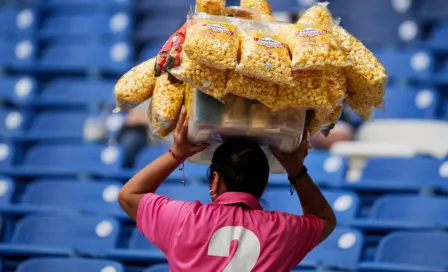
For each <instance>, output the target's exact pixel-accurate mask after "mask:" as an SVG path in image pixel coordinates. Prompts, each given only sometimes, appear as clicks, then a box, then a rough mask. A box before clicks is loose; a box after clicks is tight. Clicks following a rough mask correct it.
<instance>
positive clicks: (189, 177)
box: [127, 145, 209, 183]
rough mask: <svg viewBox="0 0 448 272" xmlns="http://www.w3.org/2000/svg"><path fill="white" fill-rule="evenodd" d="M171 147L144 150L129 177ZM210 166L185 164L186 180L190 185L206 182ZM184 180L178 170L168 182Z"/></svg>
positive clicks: (155, 147) (154, 147) (138, 156)
mask: <svg viewBox="0 0 448 272" xmlns="http://www.w3.org/2000/svg"><path fill="white" fill-rule="evenodd" d="M168 149H169V146H165V145H162V146H150V147H146V148H145V149H143V150H142V151H141V152H140V153H139V154H138V155H137V158H136V160H135V164H134V170H133V171H132V172H131V173H127V175H132V174H133V173H135V172H136V171H139V170H141V169H143V168H144V167H145V166H146V165H148V164H149V163H150V162H152V161H154V160H155V159H157V158H158V157H159V156H161V155H163V154H165V153H167V152H168ZM208 167H209V165H205V164H195V163H189V162H185V170H184V171H185V180H186V181H187V182H189V183H191V182H194V183H195V182H200V181H204V180H206V179H207V178H206V177H207V171H208ZM182 178H183V173H182V171H179V170H176V171H174V172H173V173H172V174H171V175H170V176H169V178H168V180H170V181H173V182H177V183H180V182H181V181H182Z"/></svg>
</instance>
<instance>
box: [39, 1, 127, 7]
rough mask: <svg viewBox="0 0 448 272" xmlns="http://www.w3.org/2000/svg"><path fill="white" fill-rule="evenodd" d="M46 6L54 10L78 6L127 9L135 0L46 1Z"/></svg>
mask: <svg viewBox="0 0 448 272" xmlns="http://www.w3.org/2000/svg"><path fill="white" fill-rule="evenodd" d="M46 2H47V3H46V5H47V6H49V7H51V8H55V7H68V8H71V7H73V6H80V7H84V8H91V7H92V6H102V7H108V8H111V7H120V8H124V7H129V6H130V5H132V4H133V3H134V2H135V0H119V1H117V0H102V1H91V0H48V1H46Z"/></svg>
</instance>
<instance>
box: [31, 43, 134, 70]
mask: <svg viewBox="0 0 448 272" xmlns="http://www.w3.org/2000/svg"><path fill="white" fill-rule="evenodd" d="M132 58H133V49H132V47H131V46H130V45H128V44H127V43H124V42H119V43H116V44H115V45H113V46H108V45H99V44H93V45H92V44H89V45H59V44H56V45H52V46H51V45H50V46H48V47H47V48H45V49H44V50H43V52H42V57H41V60H40V64H39V68H40V69H41V70H43V71H48V72H54V71H57V70H62V71H85V70H99V71H104V72H110V73H120V74H121V73H124V72H126V71H127V70H128V69H129V68H131V67H132V66H133V64H132V62H131V59H132Z"/></svg>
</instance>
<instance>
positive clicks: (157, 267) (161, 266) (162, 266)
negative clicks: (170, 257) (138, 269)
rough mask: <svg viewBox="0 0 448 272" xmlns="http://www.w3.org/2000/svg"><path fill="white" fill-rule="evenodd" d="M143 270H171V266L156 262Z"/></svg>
mask: <svg viewBox="0 0 448 272" xmlns="http://www.w3.org/2000/svg"><path fill="white" fill-rule="evenodd" d="M143 272H170V266H169V265H168V264H156V265H151V266H150V267H148V268H146V269H145V270H143Z"/></svg>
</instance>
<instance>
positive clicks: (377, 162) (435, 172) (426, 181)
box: [345, 156, 448, 191]
mask: <svg viewBox="0 0 448 272" xmlns="http://www.w3.org/2000/svg"><path fill="white" fill-rule="evenodd" d="M446 165H447V163H446V162H444V161H443V160H438V159H433V158H429V157H424V156H416V157H413V158H370V159H368V160H367V161H366V163H365V165H364V167H363V170H362V177H361V178H360V179H359V180H350V181H346V185H345V186H346V187H347V188H351V189H355V190H367V191H415V190H421V189H422V188H432V189H447V187H448V186H447V180H448V173H447V171H446V170H445V169H446V168H447V166H446Z"/></svg>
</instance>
